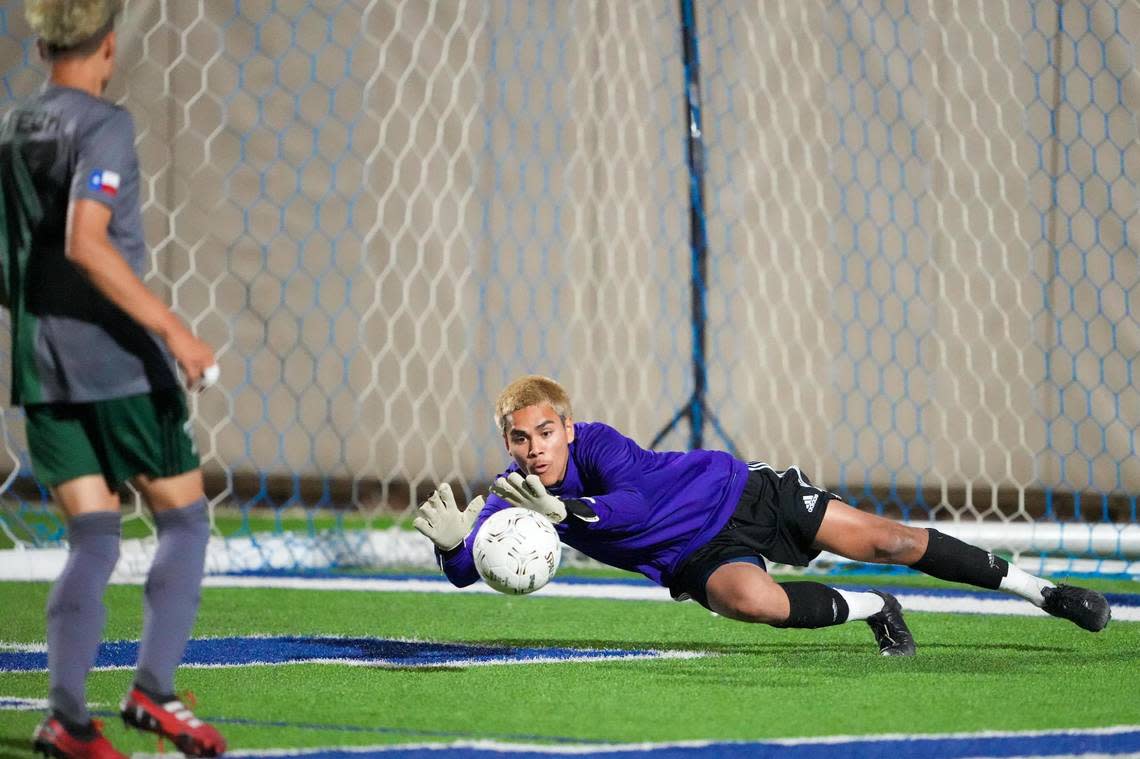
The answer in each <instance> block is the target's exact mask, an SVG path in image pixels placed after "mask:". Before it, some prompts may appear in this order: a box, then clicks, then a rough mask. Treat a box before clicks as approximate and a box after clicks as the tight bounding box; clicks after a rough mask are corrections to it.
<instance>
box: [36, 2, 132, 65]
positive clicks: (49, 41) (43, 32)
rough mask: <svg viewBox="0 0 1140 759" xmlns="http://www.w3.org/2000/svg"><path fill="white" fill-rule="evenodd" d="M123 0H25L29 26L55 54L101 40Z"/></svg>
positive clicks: (119, 9)
mask: <svg viewBox="0 0 1140 759" xmlns="http://www.w3.org/2000/svg"><path fill="white" fill-rule="evenodd" d="M122 8H123V3H122V0H25V3H24V18H26V19H27V20H28V26H30V27H31V28H32V31H33V32H34V33H35V34H36V36H37V37H39V38H40V39H41V40H43V41H44V44H45V45H47V47H48V48H49V49H50V50H51V51H52V52H54V53H63V52H66V51H73V50H75V49H77V48H83V47H85V46H86V45H87V43H94V42H102V41H103V38H104V37H106V36H107V33H108V32H110V31H111V28H112V26H113V25H114V22H115V16H117V15H118V14H119V11H121V10H122Z"/></svg>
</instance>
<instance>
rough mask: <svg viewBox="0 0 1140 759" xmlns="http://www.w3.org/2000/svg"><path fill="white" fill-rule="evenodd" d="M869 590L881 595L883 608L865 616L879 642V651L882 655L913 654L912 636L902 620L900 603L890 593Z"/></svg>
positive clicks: (876, 640)
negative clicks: (876, 612)
mask: <svg viewBox="0 0 1140 759" xmlns="http://www.w3.org/2000/svg"><path fill="white" fill-rule="evenodd" d="M871 592H872V593H874V594H875V595H877V596H882V597H883V610H882V611H880V612H879V613H878V614H872V615H871V616H869V617H867V624H868V625H869V626H870V627H871V632H873V633H875V642H876V643H878V644H879V653H880V654H882V655H883V656H914V636H912V635H911V634H910V628H908V627H907V626H906V622H905V621H904V620H903V615H902V604H900V603H899V601H898V599H897V598H895V597H894V596H892V595H891V594H890V593H883V592H882V591H878V590H872V591H871Z"/></svg>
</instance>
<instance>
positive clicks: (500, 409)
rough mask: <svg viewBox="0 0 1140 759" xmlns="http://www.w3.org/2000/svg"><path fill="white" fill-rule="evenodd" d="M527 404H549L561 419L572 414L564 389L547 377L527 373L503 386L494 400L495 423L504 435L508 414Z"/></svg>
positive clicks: (507, 425)
mask: <svg viewBox="0 0 1140 759" xmlns="http://www.w3.org/2000/svg"><path fill="white" fill-rule="evenodd" d="M527 406H550V407H551V408H552V409H554V413H556V414H558V416H560V417H561V418H562V419H563V420H566V419H569V418H570V417H571V416H572V411H571V409H570V396H569V394H567V392H566V389H565V388H563V387H562V385H559V384H558V383H557V382H555V381H554V380H552V379H550V378H549V377H543V376H542V375H541V374H528V375H526V376H525V377H519V378H518V379H517V380H515V381H514V382H512V383H511V384H509V385H507V386H506V387H505V388H503V392H501V393H499V397H498V398H497V399H496V400H495V425H496V426H497V427H498V428H499V430H500V431H501V432H502V433H503V434H504V435H505V434H507V428H508V427H509V426H510V415H511V414H513V413H515V412H516V411H518V410H519V409H521V408H526V407H527Z"/></svg>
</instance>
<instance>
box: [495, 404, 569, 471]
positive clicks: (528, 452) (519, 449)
mask: <svg viewBox="0 0 1140 759" xmlns="http://www.w3.org/2000/svg"><path fill="white" fill-rule="evenodd" d="M504 439H505V441H506V444H507V450H508V451H509V452H510V454H511V456H512V457H513V458H514V460H515V463H517V464H518V465H519V469H521V470H522V471H523V472H524V473H525V474H537V475H538V478H539V479H540V480H542V484H543V485H545V486H546V487H550V486H551V485H557V484H558V483H560V482H562V478H563V477H565V476H566V462H567V461H569V460H570V443H572V442H574V422H573V420H572V419H569V418H566V419H563V418H562V417H560V416H558V412H557V411H555V410H554V409H553V408H551V407H550V406H547V405H545V404H544V405H541V406H527V407H525V408H521V409H519V410H518V411H516V412H514V413H513V414H511V415H510V417H509V425H508V427H507V434H506V435H505V436H504Z"/></svg>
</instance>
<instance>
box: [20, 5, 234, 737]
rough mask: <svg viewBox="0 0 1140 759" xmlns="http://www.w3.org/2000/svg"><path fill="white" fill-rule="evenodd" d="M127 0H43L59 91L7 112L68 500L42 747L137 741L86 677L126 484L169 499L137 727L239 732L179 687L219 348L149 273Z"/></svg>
mask: <svg viewBox="0 0 1140 759" xmlns="http://www.w3.org/2000/svg"><path fill="white" fill-rule="evenodd" d="M120 10H121V0H27V2H26V7H25V14H26V17H27V20H28V23H29V24H30V26H31V28H32V30H33V32H34V33H35V34H36V36H37V38H38V40H37V44H38V47H39V51H40V54H41V56H42V57H43V58H44V59H45V60H46V61H47V62H48V63H49V65H50V76H49V79H48V81H47V83H46V84H45V86H44V88H43V90H42V91H41V92H40V93H39V94H38V95H36V96H34V97H32V98H31V99H29V100H28V101H26V102H22V103H18V104H16V105H15V107H13V108H12V109H11V110H10V111H9V112H8V113H7V114H5V117H4V119H3V121H2V122H0V211H2V215H0V265H2V272H0V279H2V281H0V297H2V298H3V301H4V305H6V306H7V308H8V310H9V313H10V317H11V328H12V339H11V355H12V378H11V389H12V396H11V401H12V404H13V405H15V406H22V407H23V408H24V412H25V417H26V428H27V438H28V448H29V451H30V454H31V459H32V466H33V469H34V471H35V474H36V477H37V478H38V479H39V480H40V481H41V482H42V483H43V484H45V485H47V486H48V487H49V488H50V489H51V492H52V497H53V498H54V500H55V501H56V503H57V504H58V505H59V507H60V508H61V510H62V511H63V512H64V514H65V515H66V519H67V540H68V549H69V550H68V559H67V563H66V565H65V567H64V569H63V571H62V573H61V574H60V576H59V578H58V579H57V580H56V582H55V585H54V586H53V588H52V591H51V594H50V596H49V599H48V603H47V639H48V666H49V670H50V693H49V704H50V713H49V714H48V716H47V717H46V718H45V719H44V721H43V722H42V723H41V724H40V726H39V727H38V728H37V729H36V732H35V735H34V736H33V747H34V748H35V749H36V750H38V751H40V752H42V753H44V754H45V755H52V756H56V757H107V758H110V759H115V758H117V757H121V756H122V754H121V753H119V752H118V751H117V750H116V749H115V748H114V747H113V746H112V745H111V743H110V742H109V741H108V740H107V739H106V738H105V737H104V736H103V735H102V733H101V731H100V729H99V726H98V725H97V724H96V723H94V722H92V720H91V718H90V715H89V713H88V711H87V705H86V680H87V675H88V672H89V670H90V669H91V667H92V665H93V664H94V661H95V656H96V653H97V650H98V647H99V642H100V640H101V638H102V633H103V626H104V621H105V617H106V610H105V608H104V606H103V593H104V590H105V588H106V585H107V582H108V580H109V578H110V576H111V573H112V571H113V569H114V567H115V564H116V562H117V560H118V556H119V537H120V516H119V510H120V501H119V496H118V492H117V491H118V488H119V486H120V485H121V484H122V483H123V482H126V481H128V480H129V481H131V482H133V483H134V485H135V486H136V487H137V488H138V489H139V491H140V492H141V493H142V495H143V498H144V499H145V501H146V504H147V506H148V507H149V508H150V510H151V511H152V512H153V513H154V521H155V524H156V526H157V532H158V546H157V549H156V551H155V555H154V562H153V564H152V566H151V568H150V571H149V574H148V576H147V580H146V585H145V589H144V620H143V631H142V639H141V644H140V647H139V658H138V667H137V671H136V674H135V679H134V685H133V686H132V688H131V689H130V691H129V693H128V694H127V696H126V697H125V698H124V700H123V703H122V706H121V711H122V716H123V720H124V721H125V722H126V723H127V724H128V725H130V726H133V727H136V728H139V729H142V730H148V731H151V732H155V733H158V734H160V735H162V736H165V737H169V738H170V739H171V740H173V741H174V743H175V744H176V745H177V746H178V748H179V749H180V750H182V751H183V752H184V753H186V754H189V755H194V756H216V755H218V754H221V753H222V752H223V751H224V750H225V741H224V740H223V739H222V737H221V735H219V734H218V732H217V730H215V729H214V728H213V727H211V726H210V725H207V724H205V723H203V722H201V721H200V720H198V719H196V718H195V717H194V715H193V714H192V713H191V712H190V711H189V710H188V709H187V708H186V707H185V706H184V705H183V704H182V703H181V702H180V701H179V700H178V699H177V698H176V697H175V695H174V670H175V668H176V666H177V665H178V663H179V661H180V660H181V658H182V654H183V652H184V650H185V647H186V642H187V640H188V638H189V636H190V632H191V629H192V628H193V625H194V619H195V617H196V615H197V610H198V601H199V595H200V586H201V581H202V574H203V569H204V564H205V552H206V545H207V542H208V539H209V529H210V528H209V514H208V511H207V502H206V498H205V494H204V490H203V484H202V474H201V470H200V468H199V466H200V465H199V459H198V453H197V450H196V448H195V445H194V441H193V439H192V438H191V436H190V432H189V430H190V426H189V422H188V420H187V407H186V399H185V397H184V395H183V390H182V388H181V387H180V385H179V380H178V376H177V373H176V370H175V366H174V363H175V362H177V364H178V365H180V366H181V368H182V371H183V374H184V375H185V380H186V382H187V383H188V385H190V386H193V385H196V384H197V383H198V382H199V380H201V379H202V377H203V375H204V374H205V373H206V372H207V369H208V368H210V367H212V366H213V364H214V352H213V350H212V349H211V347H210V346H209V345H207V344H206V343H205V342H203V341H202V340H199V339H198V338H197V337H195V336H194V334H193V333H191V331H190V330H189V329H188V328H187V326H186V325H185V324H184V323H183V322H182V321H181V320H180V319H179V318H178V317H177V316H175V315H174V314H173V313H172V312H171V311H170V309H169V308H167V306H166V305H165V304H164V303H163V302H162V301H161V300H160V299H159V298H158V297H156V296H155V295H154V294H153V293H151V292H150V291H149V290H148V289H147V287H146V286H145V285H144V283H143V281H142V279H141V277H142V275H143V274H144V272H145V270H146V268H147V264H148V261H149V255H150V254H149V251H148V250H147V247H146V244H145V242H144V239H143V228H142V219H141V212H140V202H139V184H140V183H139V167H138V157H137V154H136V151H135V147H134V124H133V121H132V119H131V116H130V114H129V113H128V112H127V111H126V110H125V109H123V108H120V107H118V106H116V105H114V104H112V103H110V102H108V101H106V100H104V99H103V98H102V95H103V93H104V91H105V89H106V86H107V83H108V81H109V79H110V77H111V75H112V71H113V68H114V64H115V47H116V41H115V31H114V24H115V19H116V17H117V15H118V14H119V12H120Z"/></svg>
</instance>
